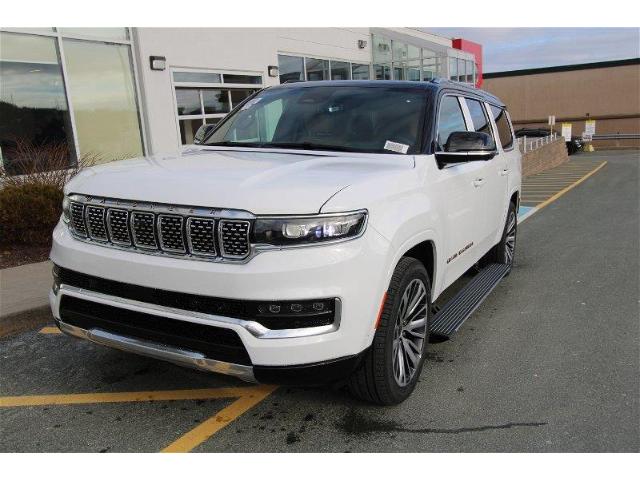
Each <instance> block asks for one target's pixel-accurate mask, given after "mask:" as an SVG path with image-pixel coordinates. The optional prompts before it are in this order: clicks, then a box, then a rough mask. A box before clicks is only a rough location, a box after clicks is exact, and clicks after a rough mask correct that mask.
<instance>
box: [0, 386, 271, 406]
mask: <svg viewBox="0 0 640 480" xmlns="http://www.w3.org/2000/svg"><path fill="white" fill-rule="evenodd" d="M263 388H264V386H262V385H261V386H255V387H228V388H199V389H190V390H159V391H147V392H113V393H71V394H61V395H22V396H17V397H0V407H27V406H35V405H77V404H86V403H118V402H149V401H152V400H153V401H158V400H205V399H213V398H235V397H244V396H251V395H254V394H256V392H258V393H260V392H262V389H263Z"/></svg>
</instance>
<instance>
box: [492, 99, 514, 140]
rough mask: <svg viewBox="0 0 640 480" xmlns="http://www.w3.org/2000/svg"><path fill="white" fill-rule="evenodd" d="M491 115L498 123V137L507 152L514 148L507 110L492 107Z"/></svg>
mask: <svg viewBox="0 0 640 480" xmlns="http://www.w3.org/2000/svg"><path fill="white" fill-rule="evenodd" d="M491 114H492V115H493V119H494V121H495V122H496V127H498V136H499V137H500V143H501V144H502V148H503V149H505V150H506V149H508V148H511V147H512V146H513V136H512V135H511V124H510V122H509V119H508V118H507V112H506V110H503V109H502V108H498V107H494V106H493V105H491Z"/></svg>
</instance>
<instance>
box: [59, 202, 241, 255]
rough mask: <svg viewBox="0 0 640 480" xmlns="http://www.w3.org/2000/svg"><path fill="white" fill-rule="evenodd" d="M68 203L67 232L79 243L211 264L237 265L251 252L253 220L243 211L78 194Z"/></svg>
mask: <svg viewBox="0 0 640 480" xmlns="http://www.w3.org/2000/svg"><path fill="white" fill-rule="evenodd" d="M71 200H72V201H71V222H70V228H71V232H72V233H73V234H74V235H75V236H76V237H78V238H80V239H82V240H84V241H96V242H99V243H100V244H102V245H105V246H109V245H112V246H113V247H116V248H119V249H129V250H135V251H139V252H141V253H147V254H156V255H161V254H162V255H169V256H178V257H195V258H197V257H205V258H209V259H211V260H230V261H242V260H245V259H248V258H249V256H250V255H251V252H252V249H251V243H250V238H249V237H250V231H251V221H250V220H249V219H250V218H253V217H252V216H251V214H249V213H248V212H242V211H236V210H218V209H207V208H197V207H172V206H166V205H160V204H148V203H140V202H132V201H124V200H111V199H102V198H95V197H85V196H82V195H71ZM225 215H229V216H230V217H231V218H224V216H225ZM233 217H240V218H243V217H244V218H249V219H247V220H244V219H242V220H240V219H236V218H233Z"/></svg>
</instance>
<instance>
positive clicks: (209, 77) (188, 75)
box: [173, 72, 222, 83]
mask: <svg viewBox="0 0 640 480" xmlns="http://www.w3.org/2000/svg"><path fill="white" fill-rule="evenodd" d="M173 81H174V82H181V83H222V75H220V74H219V73H210V72H173Z"/></svg>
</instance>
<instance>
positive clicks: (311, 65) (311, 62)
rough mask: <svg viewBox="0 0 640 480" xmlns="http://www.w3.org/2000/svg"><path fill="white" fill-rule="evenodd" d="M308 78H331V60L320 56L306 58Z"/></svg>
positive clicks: (312, 79) (310, 79)
mask: <svg viewBox="0 0 640 480" xmlns="http://www.w3.org/2000/svg"><path fill="white" fill-rule="evenodd" d="M305 66H306V69H307V80H309V81H310V82H312V81H315V80H329V60H320V59H318V58H305Z"/></svg>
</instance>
